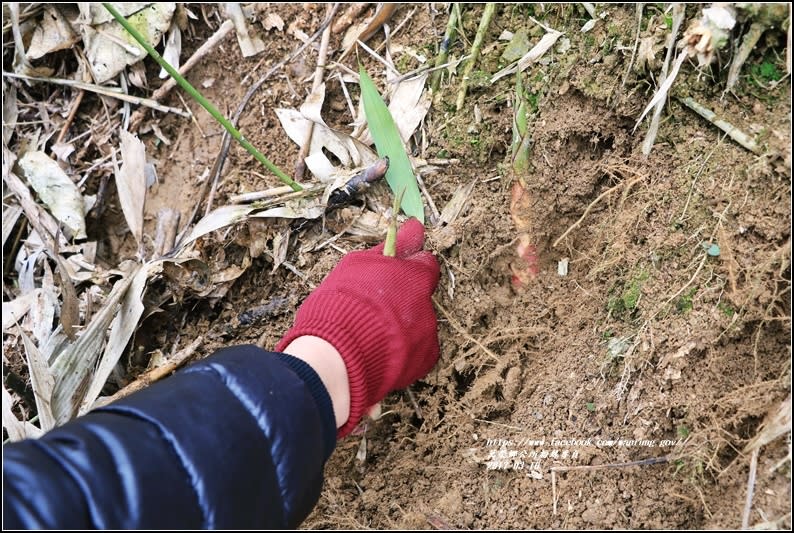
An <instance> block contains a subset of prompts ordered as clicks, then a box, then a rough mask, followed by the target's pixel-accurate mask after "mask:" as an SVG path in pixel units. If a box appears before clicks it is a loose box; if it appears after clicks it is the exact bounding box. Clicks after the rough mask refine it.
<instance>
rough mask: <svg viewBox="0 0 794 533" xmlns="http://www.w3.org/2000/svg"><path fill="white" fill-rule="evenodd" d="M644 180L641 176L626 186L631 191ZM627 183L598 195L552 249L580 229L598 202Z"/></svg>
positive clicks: (619, 184) (555, 242)
mask: <svg viewBox="0 0 794 533" xmlns="http://www.w3.org/2000/svg"><path fill="white" fill-rule="evenodd" d="M643 179H644V176H640V177H639V178H634V179H633V180H631V181H630V182H629V183H628V185H626V190H627V191H628V190H629V189H631V187H632V186H633V185H634V184H635V183H637V182H639V181H642V180H643ZM625 183H626V182H625V181H624V182H621V183H618V184H617V185H615V186H614V187H612V188H610V189H607V190H606V191H604V192H602V193H601V194H599V195H598V198H596V199H595V200H593V201H592V202H590V204H589V205H588V206H587V208H585V210H584V213H582V216H581V217H579V220H577V221H576V222H574V223H573V224H571V226H570V227H569V228H568V229H567V230H565V233H563V234H562V235H560V236H559V238H558V239H557V240H556V241H554V244H552V245H551V247H552V248H556V247H557V245H558V244H560V242H561V241H562V240H563V239H564V238H565V237H567V236H568V234H569V233H570V232H572V231H573V230H574V229H576V228H577V227H579V224H581V223H582V221H583V220H584V219H585V217H586V216H587V214H588V213H590V210H591V209H592V208H593V207H595V205H596V204H597V203H598V202H600V201H601V200H602V199H604V198H605V197H606V196H608V195H610V194H612V193H613V192H615V191H617V190H618V189H620V188H621V187H623V185H624V184H625Z"/></svg>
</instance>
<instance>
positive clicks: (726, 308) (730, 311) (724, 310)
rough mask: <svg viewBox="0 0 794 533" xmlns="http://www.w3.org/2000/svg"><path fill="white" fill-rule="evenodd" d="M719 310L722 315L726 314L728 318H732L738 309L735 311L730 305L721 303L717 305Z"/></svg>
mask: <svg viewBox="0 0 794 533" xmlns="http://www.w3.org/2000/svg"><path fill="white" fill-rule="evenodd" d="M717 309H719V310H720V311H722V314H724V315H725V316H727V317H728V318H732V317H733V315H734V314H736V309H734V308H733V307H732V306H731V305H730V304H726V303H725V302H720V303H719V304H718V305H717Z"/></svg>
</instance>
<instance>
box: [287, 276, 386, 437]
mask: <svg viewBox="0 0 794 533" xmlns="http://www.w3.org/2000/svg"><path fill="white" fill-rule="evenodd" d="M315 294H316V296H317V301H318V302H323V304H322V305H316V304H313V302H312V301H311V300H312V298H311V297H310V298H309V299H308V300H307V301H306V302H305V303H304V305H303V307H302V308H301V309H300V310H299V311H298V315H297V317H296V319H295V326H293V327H292V328H291V329H290V330H289V331H288V332H287V333H286V335H284V338H283V339H281V341H280V342H279V343H278V345H277V346H276V350H277V351H283V350H284V349H285V348H286V347H287V346H288V345H289V343H291V342H292V341H293V340H295V339H297V338H298V337H302V336H304V335H312V336H315V337H320V338H321V339H323V340H325V341H327V342H329V343H330V344H331V345H332V346H333V347H334V348H336V350H337V351H338V352H339V354H340V355H341V356H342V359H343V360H344V362H345V368H346V369H347V379H348V383H349V385H350V416H349V417H348V419H347V422H345V424H344V425H343V426H342V427H341V428H339V429H338V430H337V438H342V437H344V436H346V435H348V434H350V432H351V431H353V429H354V428H355V427H356V425H357V424H358V422H359V420H361V417H362V416H364V414H366V413H367V411H368V410H369V408H370V407H372V406H373V405H374V404H376V403H377V402H379V401H381V400H382V399H383V396H385V395H386V393H388V385H386V384H384V376H385V375H386V373H387V372H388V371H389V368H388V366H389V362H390V360H391V358H390V357H389V356H390V353H389V347H390V345H391V343H393V342H394V341H393V340H392V339H389V338H388V337H387V335H386V334H385V333H384V329H385V328H383V327H381V326H379V325H378V322H377V321H376V319H375V318H374V317H378V316H380V315H382V310H379V309H378V308H376V307H375V306H373V305H367V302H366V299H362V298H361V297H352V296H349V295H347V294H344V293H340V292H338V291H333V293H325V294H323V293H322V292H320V293H315ZM313 296H315V295H313Z"/></svg>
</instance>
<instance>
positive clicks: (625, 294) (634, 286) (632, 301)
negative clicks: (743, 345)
mask: <svg viewBox="0 0 794 533" xmlns="http://www.w3.org/2000/svg"><path fill="white" fill-rule="evenodd" d="M648 276H649V274H648V272H647V271H646V270H644V269H642V270H640V271H639V272H638V273H637V274H636V275H635V276H634V277H633V278H632V279H631V281H629V282H627V283H626V284H624V285H623V287H622V288H621V289H620V291H619V294H616V295H613V296H612V297H610V298H609V300H608V302H607V309H609V311H611V312H612V315H613V316H615V317H616V318H622V317H623V316H624V315H629V316H630V315H631V314H633V312H634V311H635V310H636V309H637V305H638V303H639V301H640V296H641V295H642V285H643V283H645V282H646V281H647V280H648Z"/></svg>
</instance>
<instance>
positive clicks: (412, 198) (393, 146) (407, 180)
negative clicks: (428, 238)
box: [359, 67, 425, 224]
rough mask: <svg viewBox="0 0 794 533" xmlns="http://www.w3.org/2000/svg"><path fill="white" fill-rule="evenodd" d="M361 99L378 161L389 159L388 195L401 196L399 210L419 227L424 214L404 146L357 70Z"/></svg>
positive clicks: (364, 76) (375, 91) (377, 95)
mask: <svg viewBox="0 0 794 533" xmlns="http://www.w3.org/2000/svg"><path fill="white" fill-rule="evenodd" d="M359 75H360V77H361V79H360V85H361V98H362V99H363V101H364V114H365V115H366V117H367V124H368V125H369V132H370V134H371V135H372V139H373V140H374V141H375V147H376V148H377V149H378V156H379V157H388V158H389V170H388V171H387V172H386V181H387V182H388V184H389V187H391V190H392V194H394V195H395V196H397V195H398V194H400V193H402V194H403V199H402V210H403V213H405V214H406V215H408V216H409V217H416V218H418V219H419V221H420V222H422V224H424V222H425V210H424V206H423V205H422V197H421V196H420V194H419V186H418V185H417V184H416V177H415V176H414V171H413V168H412V167H411V161H410V160H409V159H408V154H407V153H406V152H405V146H403V141H402V139H401V138H400V132H399V131H397V126H396V125H395V124H394V119H393V118H392V116H391V113H390V112H389V109H388V108H387V107H386V104H385V103H384V102H383V98H381V96H380V93H379V92H378V89H377V87H375V83H373V81H372V79H371V78H370V77H369V76H368V75H367V72H366V71H365V70H364V68H363V67H361V68H359Z"/></svg>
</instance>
